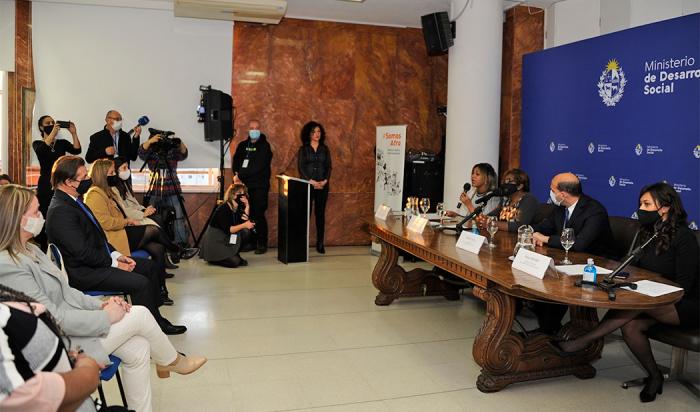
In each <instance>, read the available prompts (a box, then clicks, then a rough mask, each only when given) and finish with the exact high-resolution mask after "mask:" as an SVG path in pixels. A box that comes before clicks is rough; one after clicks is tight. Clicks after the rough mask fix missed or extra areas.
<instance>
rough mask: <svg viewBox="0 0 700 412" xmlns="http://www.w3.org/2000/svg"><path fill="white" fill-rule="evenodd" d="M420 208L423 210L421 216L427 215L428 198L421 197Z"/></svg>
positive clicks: (428, 208)
mask: <svg viewBox="0 0 700 412" xmlns="http://www.w3.org/2000/svg"><path fill="white" fill-rule="evenodd" d="M420 210H422V211H423V216H426V217H427V213H428V210H430V199H428V198H427V197H423V198H421V200H420Z"/></svg>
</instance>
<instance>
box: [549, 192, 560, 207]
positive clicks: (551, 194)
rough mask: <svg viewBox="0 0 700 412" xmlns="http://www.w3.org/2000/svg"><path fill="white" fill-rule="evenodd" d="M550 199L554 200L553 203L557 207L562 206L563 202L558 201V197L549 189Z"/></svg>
mask: <svg viewBox="0 0 700 412" xmlns="http://www.w3.org/2000/svg"><path fill="white" fill-rule="evenodd" d="M549 198H550V199H551V200H552V203H554V204H555V205H557V206H561V200H559V199H557V195H555V194H554V191H553V190H552V189H549Z"/></svg>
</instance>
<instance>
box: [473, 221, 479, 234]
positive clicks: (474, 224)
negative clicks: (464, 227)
mask: <svg viewBox="0 0 700 412" xmlns="http://www.w3.org/2000/svg"><path fill="white" fill-rule="evenodd" d="M472 233H473V234H475V235H478V234H479V228H478V227H476V222H475V221H474V220H472Z"/></svg>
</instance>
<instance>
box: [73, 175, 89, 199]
mask: <svg viewBox="0 0 700 412" xmlns="http://www.w3.org/2000/svg"><path fill="white" fill-rule="evenodd" d="M90 186H92V179H85V180H81V181H80V183H79V184H78V187H76V188H75V190H76V191H77V192H78V194H79V195H81V196H82V195H84V194H85V193H87V191H88V190H89V189H90Z"/></svg>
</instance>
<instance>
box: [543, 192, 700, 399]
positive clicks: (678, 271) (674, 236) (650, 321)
mask: <svg viewBox="0 0 700 412" xmlns="http://www.w3.org/2000/svg"><path fill="white" fill-rule="evenodd" d="M637 216H638V217H639V224H640V228H639V232H638V233H637V236H636V241H635V242H634V244H633V245H632V247H637V246H639V245H642V244H644V242H646V241H647V240H649V239H650V238H651V237H652V236H653V235H654V234H656V235H657V237H656V238H655V239H654V240H653V241H652V242H651V243H650V244H649V245H648V246H647V247H646V248H644V250H643V253H642V256H641V258H639V260H637V261H636V263H635V266H638V267H641V268H644V269H647V270H651V271H653V272H657V273H659V274H661V275H662V276H663V277H665V278H666V279H668V280H671V281H673V282H676V283H677V284H678V285H680V286H681V287H682V288H683V292H684V293H683V297H682V298H681V300H680V301H678V302H676V303H675V304H672V305H667V306H662V307H656V308H653V309H646V310H609V311H608V313H606V314H605V317H604V318H603V320H602V321H601V322H600V324H598V326H597V327H596V328H595V329H593V330H591V331H590V332H588V333H586V334H585V335H583V336H580V337H578V338H576V339H573V340H569V341H565V342H552V346H553V347H554V348H555V349H556V350H558V351H560V352H563V354H564V355H566V354H567V353H574V352H577V351H581V350H583V349H585V348H586V347H587V346H588V345H589V344H590V343H591V342H593V341H595V340H597V339H601V338H603V337H604V336H606V335H608V334H609V333H611V332H613V331H615V330H616V329H621V330H622V337H623V339H624V340H625V343H626V344H627V346H628V347H629V348H630V351H632V353H633V354H634V356H635V357H636V358H637V360H638V361H639V363H641V365H642V367H643V368H644V369H645V370H646V371H647V373H648V374H649V377H648V378H647V379H646V380H645V385H644V389H642V391H641V392H640V394H639V399H640V400H641V401H642V402H651V401H653V400H654V399H656V395H657V394H661V392H662V390H663V383H664V377H663V375H662V374H661V371H660V370H659V367H658V365H657V364H656V360H655V359H654V354H653V352H652V351H651V345H650V343H649V338H648V337H647V336H646V334H645V333H644V332H646V330H647V329H649V328H650V327H652V326H654V325H655V324H657V323H665V324H667V325H680V326H682V327H688V328H697V327H698V324H700V282H699V280H698V276H699V274H700V269H699V268H698V258H699V257H700V248H698V241H697V238H696V235H695V234H694V233H693V231H692V230H690V229H688V221H687V218H688V214H687V213H686V211H685V209H684V208H683V203H682V202H681V197H680V196H679V195H678V193H677V192H676V191H675V190H674V189H673V187H672V186H671V185H669V184H668V183H654V184H653V185H650V186H647V187H645V188H643V189H642V191H641V193H640V194H639V210H637Z"/></svg>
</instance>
